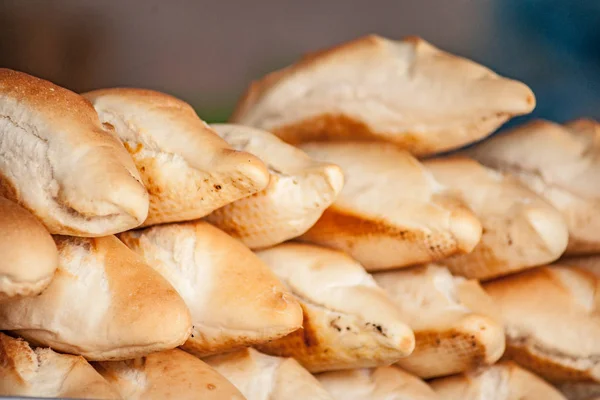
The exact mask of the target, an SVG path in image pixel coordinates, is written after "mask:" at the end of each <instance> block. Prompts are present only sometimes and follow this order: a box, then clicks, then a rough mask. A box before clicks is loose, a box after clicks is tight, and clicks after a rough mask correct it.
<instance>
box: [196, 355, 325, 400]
mask: <svg viewBox="0 0 600 400" xmlns="http://www.w3.org/2000/svg"><path fill="white" fill-rule="evenodd" d="M205 361H206V362H207V363H208V364H209V365H210V366H212V367H213V368H215V369H216V370H217V371H218V372H219V373H221V374H223V376H225V377H226V378H227V379H229V381H230V382H231V383H233V384H234V385H235V386H236V387H237V388H238V389H239V390H240V392H242V393H243V394H244V396H246V399H247V400H297V399H307V400H308V399H310V400H333V398H332V397H331V396H330V395H329V394H328V393H327V391H326V390H325V389H323V388H322V387H321V385H320V384H319V382H318V381H317V380H316V379H315V378H314V377H313V376H312V375H311V374H310V372H308V371H307V370H306V369H304V368H303V367H302V366H301V365H300V364H298V362H297V361H296V360H294V359H293V358H284V357H273V356H269V355H266V354H262V353H260V352H258V351H256V350H254V349H251V348H247V349H244V350H239V351H236V352H233V353H227V354H219V355H216V356H213V357H209V358H207V359H205Z"/></svg>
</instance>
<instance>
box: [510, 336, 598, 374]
mask: <svg viewBox="0 0 600 400" xmlns="http://www.w3.org/2000/svg"><path fill="white" fill-rule="evenodd" d="M504 358H505V359H507V360H513V361H514V362H516V363H517V364H519V365H521V366H522V367H524V368H526V369H528V370H530V371H532V372H534V373H536V374H538V375H540V376H541V377H543V378H545V379H547V380H549V381H553V382H587V381H592V380H594V378H593V377H592V376H591V374H590V373H589V372H588V371H585V370H579V369H575V368H571V367H568V366H566V365H563V364H560V363H559V362H556V361H554V360H553V359H552V358H551V356H548V357H544V356H543V355H541V354H539V353H534V352H532V351H531V349H529V348H527V347H525V346H516V345H514V344H507V346H506V352H505V353H504Z"/></svg>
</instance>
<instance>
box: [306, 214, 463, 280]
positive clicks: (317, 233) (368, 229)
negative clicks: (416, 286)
mask: <svg viewBox="0 0 600 400" xmlns="http://www.w3.org/2000/svg"><path fill="white" fill-rule="evenodd" d="M378 237H384V238H388V239H389V238H391V239H393V240H397V241H398V243H399V244H400V243H403V245H404V246H410V249H411V251H410V256H411V257H412V258H410V259H409V257H408V255H407V256H406V257H404V258H403V261H405V262H406V264H402V265H399V266H403V265H411V264H419V263H425V262H429V261H432V260H438V259H442V258H445V257H448V256H449V255H451V254H454V253H455V252H456V251H457V250H458V249H457V244H456V241H455V240H454V239H453V238H452V236H451V235H450V233H447V232H431V233H424V232H423V231H419V230H411V229H408V228H402V227H398V226H394V225H391V224H389V223H388V222H387V221H385V220H383V219H379V220H377V219H373V218H369V217H366V216H361V215H357V214H353V213H352V212H349V211H346V210H341V209H339V208H337V207H335V206H333V207H330V208H328V209H327V210H325V212H324V213H323V215H322V216H321V218H320V219H319V220H318V221H317V223H316V224H315V225H313V227H312V228H311V229H309V230H308V232H306V233H305V234H304V235H302V236H301V237H300V238H299V239H300V240H302V241H307V242H312V243H318V244H322V245H325V246H329V247H335V248H337V249H340V250H343V251H345V252H348V253H350V254H351V255H352V250H353V248H355V247H356V246H357V245H358V244H359V243H358V242H360V241H361V240H366V239H369V238H373V239H376V238H378ZM407 253H408V252H407ZM368 268H371V269H373V267H372V266H368Z"/></svg>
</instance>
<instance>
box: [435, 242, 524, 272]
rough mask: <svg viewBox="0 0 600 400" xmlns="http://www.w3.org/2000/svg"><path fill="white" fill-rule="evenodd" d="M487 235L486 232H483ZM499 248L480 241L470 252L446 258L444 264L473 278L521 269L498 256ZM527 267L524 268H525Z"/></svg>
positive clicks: (452, 270)
mask: <svg viewBox="0 0 600 400" xmlns="http://www.w3.org/2000/svg"><path fill="white" fill-rule="evenodd" d="M483 234H484V235H485V234H486V232H483ZM496 254H497V250H495V249H494V248H493V247H489V246H487V245H486V244H485V243H483V242H479V244H478V245H477V246H475V248H474V249H473V251H472V252H471V253H469V254H459V255H456V256H452V257H449V258H447V259H446V260H444V265H445V266H446V267H448V269H450V271H451V272H452V273H453V274H455V275H461V276H465V277H467V278H471V279H492V278H498V277H501V276H503V275H506V274H509V273H511V272H516V271H519V269H515V268H514V267H513V268H511V266H509V265H507V263H506V262H505V261H504V260H503V259H501V258H498V257H497V255H496ZM525 268H526V267H524V268H522V269H525Z"/></svg>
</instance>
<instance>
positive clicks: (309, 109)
mask: <svg viewBox="0 0 600 400" xmlns="http://www.w3.org/2000/svg"><path fill="white" fill-rule="evenodd" d="M534 107H535V97H534V95H533V93H532V92H531V89H529V88H528V87H527V86H526V85H524V84H523V83H521V82H517V81H513V80H510V79H506V78H502V77H500V76H498V75H496V74H495V73H494V72H492V71H490V70H489V69H487V68H485V67H483V66H481V65H478V64H476V63H474V62H472V61H469V60H467V59H464V58H461V57H457V56H454V55H451V54H448V53H446V52H444V51H441V50H439V49H437V48H435V47H434V46H432V45H431V44H429V43H427V42H426V41H425V40H423V39H420V38H417V37H408V38H406V39H404V40H402V41H393V40H389V39H385V38H382V37H380V36H375V35H370V36H365V37H362V38H359V39H356V40H353V41H350V42H348V43H345V44H342V45H340V46H336V47H333V48H330V49H326V50H322V51H319V52H316V53H312V54H308V55H307V56H305V57H304V58H302V59H301V60H300V61H299V62H297V63H295V64H294V65H291V66H289V67H287V68H284V69H282V70H279V71H276V72H273V73H271V74H269V75H267V76H265V77H263V78H262V79H260V80H258V81H255V82H253V83H252V85H250V87H249V88H248V90H247V92H246V94H245V95H244V96H243V98H242V99H241V101H240V103H239V104H238V106H237V109H236V111H235V113H234V114H233V116H232V118H231V121H232V122H235V123H240V124H243V125H250V126H254V127H257V128H261V129H265V130H267V131H270V132H273V133H274V134H275V135H277V136H279V137H280V138H282V139H283V140H285V141H286V142H288V143H292V144H296V143H300V142H307V141H315V140H336V139H337V140H373V139H380V140H387V141H393V142H395V143H397V144H398V145H400V146H401V147H403V148H405V149H406V150H408V151H410V152H411V153H413V154H415V155H418V156H424V155H429V154H433V153H439V152H442V151H446V150H450V149H455V148H459V147H461V146H463V145H465V144H468V143H471V142H475V141H477V140H479V139H481V138H483V137H485V136H487V135H488V134H490V133H491V132H493V131H494V130H495V129H496V128H498V127H499V126H500V125H502V124H503V123H504V122H505V121H506V120H508V119H510V118H511V117H512V116H515V115H521V114H528V113H529V112H531V111H532V110H533V109H534Z"/></svg>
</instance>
